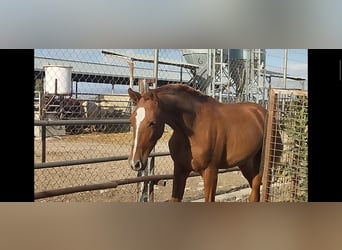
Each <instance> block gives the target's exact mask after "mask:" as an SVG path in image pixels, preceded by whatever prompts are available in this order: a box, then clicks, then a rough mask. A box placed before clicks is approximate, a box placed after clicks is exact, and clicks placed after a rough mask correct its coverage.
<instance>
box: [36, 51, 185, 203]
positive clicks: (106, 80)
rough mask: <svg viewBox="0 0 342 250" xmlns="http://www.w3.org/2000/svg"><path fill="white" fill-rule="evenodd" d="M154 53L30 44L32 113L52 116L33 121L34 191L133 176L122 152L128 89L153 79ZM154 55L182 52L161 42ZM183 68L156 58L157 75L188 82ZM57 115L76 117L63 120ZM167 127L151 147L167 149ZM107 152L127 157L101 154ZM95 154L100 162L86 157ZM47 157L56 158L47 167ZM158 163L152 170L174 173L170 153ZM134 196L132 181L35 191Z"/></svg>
mask: <svg viewBox="0 0 342 250" xmlns="http://www.w3.org/2000/svg"><path fill="white" fill-rule="evenodd" d="M106 52H107V53H106ZM133 56H134V58H133ZM153 56H154V50H152V49H145V50H144V49H142V50H138V51H136V50H135V51H131V50H69V49H67V50H65V49H62V50H55V49H52V50H35V71H34V72H35V102H34V103H35V120H36V121H39V120H42V121H49V122H50V124H48V125H46V126H42V125H37V123H36V124H35V128H34V131H35V143H34V162H35V193H44V192H45V191H48V190H56V189H60V188H65V187H77V186H84V185H89V184H96V183H105V182H110V181H113V180H117V179H127V178H135V177H137V173H136V172H135V171H133V170H131V169H130V168H129V167H128V164H127V160H126V158H127V156H128V153H129V151H130V147H131V140H132V135H131V132H130V124H129V120H128V119H129V116H130V113H131V110H132V104H131V103H130V101H129V97H128V95H127V89H128V87H132V88H133V89H135V90H138V89H139V84H141V82H143V83H146V82H147V84H149V85H150V86H151V84H152V83H153V82H154V79H153V67H154V65H153ZM159 57H160V59H161V60H162V59H163V58H166V59H169V60H176V59H175V58H179V55H177V50H176V51H175V50H162V51H160V52H159ZM180 74H183V75H182V76H180ZM187 74H188V73H187V72H186V71H185V70H184V69H183V70H182V71H181V69H180V67H179V66H177V65H160V67H159V70H158V83H160V84H161V85H163V84H167V83H169V82H180V78H182V79H183V80H184V81H185V82H186V81H187V80H188V79H189V75H188V76H187ZM116 120H126V121H127V122H125V123H123V122H121V123H116V122H115V121H116ZM56 121H60V122H59V124H58V125H56V124H54V123H56ZM61 121H77V122H75V124H74V123H72V122H71V123H70V122H69V123H66V124H64V125H61V124H63V123H61ZM80 121H81V122H80ZM82 121H84V122H82ZM170 135H171V131H170V130H169V129H167V130H166V131H165V133H164V135H163V137H162V138H161V139H160V141H159V142H158V143H157V145H156V149H155V152H156V153H158V152H168V147H167V141H168V138H169V137H170ZM108 157H121V158H124V159H122V160H116V161H105V160H106V159H107V158H108ZM94 159H98V162H96V163H94V162H91V163H87V161H93V160H94ZM101 159H102V160H103V161H104V162H101ZM51 163H56V164H55V165H57V166H54V167H49V164H51ZM39 164H40V165H39ZM44 164H45V165H44ZM46 164H47V165H46ZM155 165H156V166H158V167H156V168H155V174H172V173H173V166H172V161H171V159H170V157H169V156H163V157H156V159H155ZM37 166H38V167H37ZM168 196H170V194H168ZM155 198H156V199H158V195H157V194H156V195H155ZM136 200H137V184H129V185H123V186H118V187H117V188H115V189H103V190H96V191H87V192H80V193H75V194H68V195H59V196H54V197H49V198H44V199H39V201H136Z"/></svg>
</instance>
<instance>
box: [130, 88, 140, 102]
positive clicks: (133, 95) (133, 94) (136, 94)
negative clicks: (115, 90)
mask: <svg viewBox="0 0 342 250" xmlns="http://www.w3.org/2000/svg"><path fill="white" fill-rule="evenodd" d="M128 94H129V97H130V98H131V100H132V101H133V104H134V105H137V103H138V101H139V100H140V98H141V94H140V93H139V92H135V91H134V90H133V89H131V88H129V89H128Z"/></svg>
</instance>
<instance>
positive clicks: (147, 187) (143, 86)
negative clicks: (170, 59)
mask: <svg viewBox="0 0 342 250" xmlns="http://www.w3.org/2000/svg"><path fill="white" fill-rule="evenodd" d="M158 52H159V51H158V49H154V65H153V79H154V82H153V87H152V88H153V89H155V88H157V82H158V57H159V56H158V54H159V53H158ZM139 90H140V93H141V94H143V93H144V92H145V91H148V83H147V82H146V80H143V81H139ZM151 153H155V148H153V149H152V152H151ZM154 158H155V157H154V156H152V157H149V158H148V162H147V168H146V169H145V170H144V171H139V172H138V177H139V176H151V175H152V176H153V175H154V160H155V159H154ZM137 193H138V202H154V182H153V181H145V182H144V183H140V184H139V183H138V184H137Z"/></svg>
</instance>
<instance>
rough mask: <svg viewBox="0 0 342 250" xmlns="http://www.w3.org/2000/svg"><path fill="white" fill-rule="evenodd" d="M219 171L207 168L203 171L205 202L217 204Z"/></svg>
mask: <svg viewBox="0 0 342 250" xmlns="http://www.w3.org/2000/svg"><path fill="white" fill-rule="evenodd" d="M217 174H218V169H217V168H215V167H207V168H206V169H204V170H202V171H201V176H202V178H203V184H204V201H205V202H215V195H216V187H217Z"/></svg>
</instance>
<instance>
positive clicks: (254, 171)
mask: <svg viewBox="0 0 342 250" xmlns="http://www.w3.org/2000/svg"><path fill="white" fill-rule="evenodd" d="M260 161H261V151H260V152H259V153H258V154H257V155H256V156H255V157H254V158H253V159H251V160H249V161H248V162H246V163H245V164H244V165H242V166H240V169H241V172H242V174H243V176H244V177H245V178H246V179H247V181H248V183H249V185H250V187H251V189H252V191H251V194H250V195H249V202H257V201H260V185H261V179H262V174H261V173H260V171H259V167H260Z"/></svg>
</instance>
